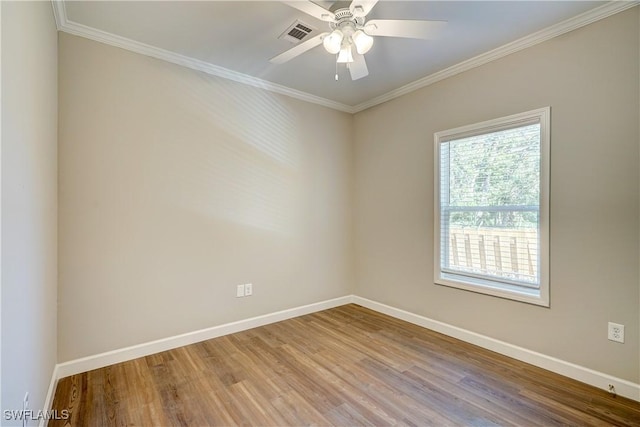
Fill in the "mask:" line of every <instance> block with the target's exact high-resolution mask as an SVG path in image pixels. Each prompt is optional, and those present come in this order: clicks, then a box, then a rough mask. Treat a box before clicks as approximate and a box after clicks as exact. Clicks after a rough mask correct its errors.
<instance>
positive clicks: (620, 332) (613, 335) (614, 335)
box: [608, 322, 624, 343]
mask: <svg viewBox="0 0 640 427" xmlns="http://www.w3.org/2000/svg"><path fill="white" fill-rule="evenodd" d="M608 338H609V340H610V341H615V342H620V343H624V325H619V324H617V323H612V322H609V333H608Z"/></svg>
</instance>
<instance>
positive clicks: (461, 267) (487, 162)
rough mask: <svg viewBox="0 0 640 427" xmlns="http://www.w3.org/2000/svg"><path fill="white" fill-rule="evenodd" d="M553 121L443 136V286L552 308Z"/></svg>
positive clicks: (536, 117) (531, 117)
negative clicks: (547, 233)
mask: <svg viewBox="0 0 640 427" xmlns="http://www.w3.org/2000/svg"><path fill="white" fill-rule="evenodd" d="M544 112H546V115H545V114H543V113H544ZM547 116H548V109H544V110H536V111H535V112H532V113H524V114H521V115H517V116H511V117H508V118H504V119H498V120H494V121H491V122H486V123H481V124H479V125H473V126H469V127H465V128H459V129H454V130H452V131H447V132H441V133H438V134H436V154H437V158H436V162H437V168H436V170H437V171H438V175H437V176H436V182H437V185H438V188H436V192H437V197H436V200H437V204H436V210H437V212H436V218H437V223H436V229H437V230H436V231H437V233H436V236H437V239H438V242H437V244H436V250H437V254H436V262H437V264H436V268H437V269H438V271H437V275H436V283H440V284H445V285H452V284H453V285H454V286H456V287H463V288H465V289H470V290H480V291H483V290H487V289H489V290H492V292H485V293H492V294H495V295H498V296H505V295H507V296H508V295H509V294H516V295H519V296H520V298H517V299H523V300H529V299H532V300H533V302H536V303H538V302H539V300H541V299H542V300H545V301H543V304H544V303H545V302H546V298H541V297H542V296H543V294H544V295H546V294H547V289H546V287H545V285H546V271H547V268H546V267H547V266H546V265H543V264H545V263H546V260H544V259H543V254H546V252H547V251H546V249H545V248H546V243H547V239H546V238H545V236H544V232H545V230H544V229H546V218H547V203H546V197H547V194H546V193H547V189H546V185H547V183H548V179H547V177H546V176H543V175H548V172H546V171H548V167H547V163H548V162H547V159H546V158H545V156H543V153H544V152H547V151H548V150H547V149H546V147H547V146H548V144H547V141H546V139H547V137H546V136H545V133H546V131H547V128H548V126H547V123H546V120H545V118H546V117H547ZM543 148H544V149H543ZM543 172H544V173H543Z"/></svg>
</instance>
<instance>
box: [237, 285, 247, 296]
mask: <svg viewBox="0 0 640 427" xmlns="http://www.w3.org/2000/svg"><path fill="white" fill-rule="evenodd" d="M244 290H245V289H244V285H238V286H237V287H236V298H240V297H243V296H244Z"/></svg>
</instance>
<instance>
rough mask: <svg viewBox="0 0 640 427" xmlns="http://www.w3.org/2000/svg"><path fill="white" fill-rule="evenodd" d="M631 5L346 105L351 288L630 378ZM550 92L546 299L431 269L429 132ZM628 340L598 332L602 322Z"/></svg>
mask: <svg viewBox="0 0 640 427" xmlns="http://www.w3.org/2000/svg"><path fill="white" fill-rule="evenodd" d="M638 14H639V11H638V8H633V9H630V10H628V11H626V12H623V13H620V14H617V15H615V16H612V17H610V18H607V19H605V20H602V21H599V22H596V23H594V24H591V25H589V26H587V27H584V28H581V29H579V30H576V31H573V32H570V33H568V34H565V35H563V36H561V37H557V38H555V39H552V40H550V41H548V42H545V43H543V44H540V45H537V46H534V47H531V48H529V49H526V50H524V51H521V52H518V53H515V54H512V55H510V56H507V57H505V58H502V59H500V60H497V61H494V62H492V63H489V64H486V65H484V66H481V67H478V68H476V69H473V70H470V71H468V72H465V73H462V74H459V75H457V76H455V77H452V78H449V79H446V80H444V81H441V82H439V83H436V84H433V85H431V86H428V87H426V88H423V89H421V90H419V91H416V92H413V93H411V94H408V95H405V96H403V97H401V98H398V99H395V100H393V101H390V102H387V103H385V104H382V105H380V106H377V107H374V108H371V109H369V110H366V111H364V112H361V113H359V114H357V115H356V116H355V122H354V125H355V129H354V132H355V165H356V166H355V187H354V200H355V205H354V209H355V218H356V220H355V248H356V251H355V253H356V281H357V287H356V292H355V293H356V294H357V295H360V296H363V297H366V298H370V299H373V300H376V301H379V302H382V303H386V304H389V305H392V306H395V307H398V308H401V309H405V310H408V311H411V312H414V313H416V314H420V315H423V316H426V317H429V318H432V319H435V320H439V321H443V322H446V323H449V324H452V325H455V326H459V327H462V328H465V329H468V330H471V331H474V332H478V333H481V334H484V335H488V336H490V337H494V338H497V339H500V340H503V341H506V342H509V343H512V344H515V345H518V346H522V347H524V348H528V349H531V350H534V351H538V352H540V353H543V354H547V355H550V356H554V357H557V358H560V359H562V360H565V361H569V362H573V363H576V364H578V365H582V366H585V367H588V368H591V369H595V370H597V371H601V372H604V373H608V374H610V375H614V376H617V377H620V378H623V379H626V380H629V381H633V382H635V383H638V382H639V379H640V372H639V368H640V366H639V361H640V352H639V340H638V338H639V335H640V333H639V330H638V329H639V327H640V323H639V321H638V320H639V318H640V313H639V307H640V306H639V303H638V301H639V299H640V295H639V294H640V292H639V291H640V287H639V283H640V281H639V280H640V279H639V273H638V256H639V253H638V243H639V242H638V231H639V209H638V207H639V206H638V205H639V196H640V188H639V185H638V183H639V170H640V162H639V160H640V158H639V156H640V153H639V130H638V117H639V115H640V107H639V81H638V80H639V79H638V76H639V69H638V66H639V62H640V56H639V43H638V33H639V28H640V27H639V19H638V18H639V17H638ZM545 106H551V264H550V269H551V288H550V289H551V307H550V308H543V307H538V306H533V305H528V304H524V303H519V302H514V301H510V300H504V299H499V298H495V297H491V296H486V295H480V294H476V293H471V292H466V291H462V290H457V289H453V288H447V287H442V286H437V285H435V284H434V283H433V236H434V232H433V217H434V215H433V208H434V206H433V134H434V132H437V131H442V130H446V129H451V128H454V127H457V126H462V125H466V124H471V123H477V122H480V121H483V120H488V119H492V118H497V117H502V116H506V115H510V114H514V113H519V112H523V111H528V110H532V109H535V108H540V107H545ZM608 321H613V322H617V323H622V324H624V325H626V343H625V344H617V343H613V342H611V341H608V340H607V322H608Z"/></svg>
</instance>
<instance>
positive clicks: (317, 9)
mask: <svg viewBox="0 0 640 427" xmlns="http://www.w3.org/2000/svg"><path fill="white" fill-rule="evenodd" d="M282 3H284V4H287V5H289V6H291V7H293V8H294V9H298V10H301V11H302V12H304V13H306V14H307V15H311V16H313V17H314V18H318V19H320V20H321V21H327V22H332V21H333V20H334V19H335V17H336V16H335V15H334V14H333V12H331V11H328V10H327V9H325V8H323V7H321V6H318V5H317V4H315V3H312V2H310V1H308V0H303V1H302V0H297V1H283V2H282Z"/></svg>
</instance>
